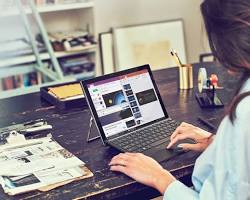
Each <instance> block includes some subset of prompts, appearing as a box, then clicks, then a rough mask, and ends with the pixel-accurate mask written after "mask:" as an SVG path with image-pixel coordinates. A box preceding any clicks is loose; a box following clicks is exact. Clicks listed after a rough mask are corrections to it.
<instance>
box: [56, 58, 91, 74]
mask: <svg viewBox="0 0 250 200" xmlns="http://www.w3.org/2000/svg"><path fill="white" fill-rule="evenodd" d="M60 64H61V67H62V70H63V72H64V75H70V74H79V73H84V72H92V71H94V68H95V63H94V62H92V61H91V60H90V59H89V58H88V57H86V56H77V57H70V58H66V59H61V60H60Z"/></svg>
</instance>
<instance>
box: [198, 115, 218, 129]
mask: <svg viewBox="0 0 250 200" xmlns="http://www.w3.org/2000/svg"><path fill="white" fill-rule="evenodd" d="M198 121H200V122H201V123H202V124H204V125H206V126H207V127H208V128H210V129H212V130H216V129H217V128H216V127H215V126H214V125H213V124H211V123H210V122H209V121H207V120H205V119H203V118H202V117H198Z"/></svg>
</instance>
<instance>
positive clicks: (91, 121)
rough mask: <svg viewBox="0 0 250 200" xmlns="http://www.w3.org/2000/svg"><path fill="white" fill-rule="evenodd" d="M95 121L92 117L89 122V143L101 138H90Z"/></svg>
mask: <svg viewBox="0 0 250 200" xmlns="http://www.w3.org/2000/svg"><path fill="white" fill-rule="evenodd" d="M93 121H94V119H93V117H92V116H91V117H90V120H89V130H88V135H87V142H92V141H94V140H97V139H99V138H100V135H99V136H96V137H93V138H90V136H91V132H92V128H93Z"/></svg>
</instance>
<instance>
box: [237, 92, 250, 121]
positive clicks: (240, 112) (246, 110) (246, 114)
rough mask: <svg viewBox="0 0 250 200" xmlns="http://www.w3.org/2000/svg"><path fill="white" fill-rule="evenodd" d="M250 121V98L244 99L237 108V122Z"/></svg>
mask: <svg viewBox="0 0 250 200" xmlns="http://www.w3.org/2000/svg"><path fill="white" fill-rule="evenodd" d="M237 119H240V120H244V119H245V120H247V119H248V120H249V119H250V96H246V97H245V98H243V99H242V100H241V101H240V103H239V104H238V106H237V108H236V120H237Z"/></svg>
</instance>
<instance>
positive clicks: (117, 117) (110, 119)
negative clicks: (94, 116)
mask: <svg viewBox="0 0 250 200" xmlns="http://www.w3.org/2000/svg"><path fill="white" fill-rule="evenodd" d="M132 116H133V114H132V111H131V109H130V108H126V109H124V110H121V111H119V112H115V113H112V114H109V115H105V116H103V117H100V118H99V119H100V122H101V125H102V126H106V125H109V124H111V123H114V122H118V121H121V120H123V119H127V118H129V117H132Z"/></svg>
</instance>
